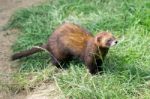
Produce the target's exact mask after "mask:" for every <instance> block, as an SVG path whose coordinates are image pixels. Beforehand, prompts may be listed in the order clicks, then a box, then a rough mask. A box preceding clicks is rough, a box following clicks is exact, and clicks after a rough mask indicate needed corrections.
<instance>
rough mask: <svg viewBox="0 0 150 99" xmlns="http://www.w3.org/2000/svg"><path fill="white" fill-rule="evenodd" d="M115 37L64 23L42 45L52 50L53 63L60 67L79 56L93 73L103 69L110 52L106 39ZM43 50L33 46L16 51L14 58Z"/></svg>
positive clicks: (49, 50)
mask: <svg viewBox="0 0 150 99" xmlns="http://www.w3.org/2000/svg"><path fill="white" fill-rule="evenodd" d="M110 38H114V37H113V36H112V35H111V34H110V33H107V32H104V33H99V34H97V35H96V36H93V35H92V34H91V33H90V32H88V31H86V30H85V29H83V28H81V27H80V26H78V25H75V24H71V23H64V24H62V25H61V26H60V27H58V28H57V29H56V30H55V31H54V32H53V33H52V35H51V36H50V37H49V40H48V43H47V44H46V45H42V46H41V47H42V48H44V49H46V50H47V51H48V52H50V54H51V56H52V63H53V64H54V65H56V66H57V67H60V65H61V63H62V62H64V61H65V60H68V59H70V58H72V57H79V58H80V59H81V60H82V61H84V63H85V65H86V66H87V68H88V69H89V72H90V73H91V74H95V73H97V72H98V71H101V70H102V68H101V65H102V62H103V59H104V57H105V56H106V54H107V52H108V49H109V48H108V47H106V40H107V39H110ZM39 51H42V49H40V48H32V49H29V50H27V51H22V52H19V53H16V54H14V55H13V56H12V60H15V59H19V58H22V57H26V56H29V55H31V54H33V53H36V52H39Z"/></svg>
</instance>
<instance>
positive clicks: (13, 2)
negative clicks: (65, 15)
mask: <svg viewBox="0 0 150 99" xmlns="http://www.w3.org/2000/svg"><path fill="white" fill-rule="evenodd" d="M43 1H44V0H0V83H2V82H3V83H9V81H10V79H11V78H10V77H11V76H10V75H11V73H13V72H14V71H15V69H12V65H17V63H14V62H12V61H10V57H11V55H12V50H11V46H12V44H13V43H14V42H15V40H16V39H17V36H18V30H6V31H4V30H3V29H2V27H3V26H4V25H5V24H6V23H7V22H8V20H9V18H10V16H11V15H12V13H13V12H14V11H15V10H16V9H19V8H22V7H23V8H25V7H29V6H32V5H33V4H34V5H36V4H39V3H41V2H43ZM56 89H57V88H56V85H55V84H53V83H52V84H49V85H42V86H41V87H39V89H36V91H33V92H32V93H30V94H25V93H23V92H22V93H19V94H17V95H10V94H9V95H8V93H7V94H6V93H5V92H0V99H58V97H59V95H57V92H56ZM51 93H52V94H51Z"/></svg>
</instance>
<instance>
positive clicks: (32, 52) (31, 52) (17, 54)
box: [11, 45, 47, 60]
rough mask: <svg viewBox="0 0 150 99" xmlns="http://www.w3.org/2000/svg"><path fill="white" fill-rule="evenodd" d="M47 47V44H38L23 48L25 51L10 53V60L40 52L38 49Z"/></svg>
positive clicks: (42, 49)
mask: <svg viewBox="0 0 150 99" xmlns="http://www.w3.org/2000/svg"><path fill="white" fill-rule="evenodd" d="M46 49H47V45H42V46H38V47H33V48H31V49H29V50H25V51H21V52H19V53H15V54H14V55H12V57H11V59H12V60H16V59H20V58H23V57H26V56H30V55H32V54H34V53H37V52H40V51H44V50H46Z"/></svg>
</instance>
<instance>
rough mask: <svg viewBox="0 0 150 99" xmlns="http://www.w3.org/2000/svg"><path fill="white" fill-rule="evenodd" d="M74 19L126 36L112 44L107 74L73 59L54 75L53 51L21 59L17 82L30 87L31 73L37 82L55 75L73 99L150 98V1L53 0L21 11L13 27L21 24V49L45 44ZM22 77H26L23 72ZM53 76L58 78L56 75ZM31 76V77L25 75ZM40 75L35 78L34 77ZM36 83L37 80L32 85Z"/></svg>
mask: <svg viewBox="0 0 150 99" xmlns="http://www.w3.org/2000/svg"><path fill="white" fill-rule="evenodd" d="M65 21H67V22H73V23H76V24H80V25H81V26H83V27H85V28H87V29H88V30H89V31H91V32H92V33H93V34H96V33H97V32H99V31H111V32H113V34H114V35H116V36H122V37H124V39H122V40H121V41H120V43H119V44H118V45H117V46H115V47H113V48H111V49H110V51H109V53H108V55H107V57H106V60H105V61H104V64H103V68H104V74H99V75H94V76H91V75H90V74H89V73H88V72H87V69H86V67H85V66H84V65H83V64H82V63H76V62H74V61H73V62H71V63H70V66H69V68H68V69H67V70H65V71H64V72H61V73H54V71H53V70H52V69H49V68H53V67H52V66H51V65H49V63H48V62H49V61H50V58H49V56H48V55H47V53H44V52H43V53H39V54H36V55H33V56H31V57H27V58H24V59H21V65H20V67H19V71H18V73H17V75H20V76H17V77H18V78H17V77H14V78H17V79H16V80H17V81H18V82H24V83H21V84H19V83H18V84H19V85H21V87H19V88H25V87H26V86H27V88H30V87H31V86H30V81H28V80H26V76H27V75H26V74H30V73H32V72H34V73H35V75H37V79H38V80H37V81H36V80H35V82H38V81H41V82H42V81H44V78H45V76H43V75H42V74H45V72H44V73H43V71H45V70H46V71H47V72H48V73H46V77H47V78H46V79H52V78H54V79H55V81H56V82H57V83H58V85H59V87H60V89H61V91H62V92H63V94H64V95H65V96H66V97H69V98H71V99H72V98H73V99H120V98H123V99H127V98H133V99H134V98H138V99H141V98H144V99H148V98H149V97H150V81H149V80H150V53H149V49H150V43H149V40H150V1H148V0H51V1H49V2H47V3H45V4H41V5H39V6H36V7H31V8H27V9H22V10H18V11H17V12H16V13H15V14H14V15H13V16H12V18H11V20H10V22H9V23H8V25H7V28H19V29H20V30H21V35H20V36H19V38H18V39H17V41H16V43H15V44H14V46H13V49H14V51H15V52H17V51H20V50H25V49H27V48H31V47H32V46H34V45H40V44H41V43H45V42H46V41H47V39H48V37H49V35H50V34H51V33H52V32H53V31H54V29H55V28H56V27H57V26H58V25H59V24H61V23H63V22H65ZM21 75H22V76H21ZM51 75H52V76H51ZM24 76H25V77H24ZM33 77H34V76H33ZM35 85H36V84H34V83H33V85H32V86H35Z"/></svg>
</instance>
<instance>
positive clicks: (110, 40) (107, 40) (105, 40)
mask: <svg viewBox="0 0 150 99" xmlns="http://www.w3.org/2000/svg"><path fill="white" fill-rule="evenodd" d="M117 43H118V41H117V40H116V38H115V37H114V36H113V35H112V34H111V33H108V32H102V33H98V34H97V35H96V36H95V44H96V45H97V46H99V47H103V48H109V47H111V46H114V45H116V44H117Z"/></svg>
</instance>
